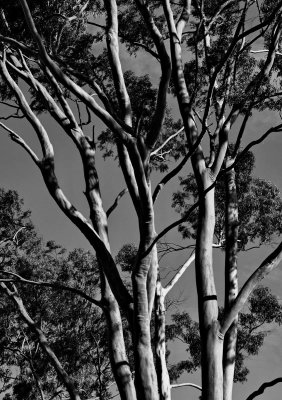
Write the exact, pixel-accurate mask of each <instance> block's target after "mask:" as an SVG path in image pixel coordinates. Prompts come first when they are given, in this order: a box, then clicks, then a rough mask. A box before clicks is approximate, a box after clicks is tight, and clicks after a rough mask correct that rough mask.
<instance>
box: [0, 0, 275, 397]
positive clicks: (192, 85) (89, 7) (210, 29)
mask: <svg viewBox="0 0 282 400" xmlns="http://www.w3.org/2000/svg"><path fill="white" fill-rule="evenodd" d="M281 5H282V4H281V2H280V1H279V2H273V1H271V0H266V1H263V2H253V1H242V2H241V1H240V2H237V1H217V2H210V1H205V2H202V3H201V4H199V3H198V2H197V1H193V2H191V1H189V0H187V1H186V0H185V1H180V2H170V1H168V0H163V1H154V2H151V1H143V0H135V1H130V2H125V1H123V0H120V1H119V2H116V1H115V0H105V1H104V2H102V1H95V2H94V1H86V2H83V1H72V0H69V1H68V2H63V1H56V2H55V1H52V0H50V1H48V2H43V3H42V2H37V1H36V0H35V1H29V2H27V1H26V0H19V2H12V3H9V4H6V2H1V13H2V14H1V15H2V22H3V24H2V28H1V29H2V34H1V36H0V39H1V43H2V50H1V51H2V58H1V61H0V72H1V76H2V79H3V80H2V83H1V89H2V90H1V95H2V101H3V102H5V104H8V106H11V108H13V110H15V115H14V117H24V118H26V119H27V121H28V122H29V123H30V124H31V126H32V128H33V130H34V132H35V134H36V135H37V137H38V140H39V143H40V145H41V150H42V157H39V156H38V155H37V154H36V152H35V151H34V150H33V149H31V147H30V146H29V145H28V144H27V143H26V141H25V140H24V138H23V137H22V136H21V135H19V134H18V133H16V132H14V131H12V130H11V129H10V128H9V127H8V126H6V125H4V124H3V123H1V126H2V128H4V129H5V130H6V131H7V132H9V134H10V137H11V139H12V140H13V141H15V142H16V143H17V144H19V145H20V146H21V147H22V148H24V149H25V150H26V151H27V152H28V154H29V155H30V156H31V158H32V160H33V161H34V163H35V165H36V166H37V167H38V168H39V170H40V172H41V174H42V178H43V180H44V182H45V184H46V187H47V189H48V191H49V192H50V195H51V196H52V197H53V198H54V200H55V202H56V203H57V205H58V206H59V208H60V209H61V210H62V211H63V212H64V213H65V215H66V216H67V218H69V219H70V220H71V221H72V222H73V223H74V225H76V226H77V228H78V229H79V230H80V231H81V232H82V234H83V235H84V236H85V237H86V238H87V239H88V241H89V243H90V244H91V246H92V247H93V249H94V250H95V252H96V257H97V262H98V265H99V271H100V284H101V300H100V301H99V304H100V305H101V306H102V309H103V312H104V315H105V318H106V321H107V327H108V332H109V343H108V346H109V355H110V360H111V366H112V371H113V374H114V377H115V380H116V383H117V386H118V389H119V393H120V396H121V398H122V399H131V400H132V399H135V398H136V397H137V398H138V399H141V398H142V400H143V399H145V400H157V399H159V391H160V396H161V397H162V398H169V397H170V385H169V381H168V376H167V371H165V365H164V364H163V363H161V362H156V366H155V364H154V356H153V351H152V346H151V344H152V340H151V333H150V320H151V316H152V312H153V304H154V298H155V292H156V288H157V281H158V257H157V247H156V243H157V241H158V240H159V239H160V238H161V237H163V236H164V235H165V234H166V233H167V232H168V231H169V230H170V229H172V228H173V227H176V226H177V225H178V224H179V223H181V222H183V221H184V220H186V219H187V218H188V216H189V215H190V214H191V213H192V211H194V210H195V209H196V208H197V207H198V210H199V211H198V220H197V227H198V228H197V237H196V249H195V266H196V285H197V291H198V308H199V327H200V340H201V366H202V368H201V369H202V388H203V390H202V398H203V400H221V399H222V398H223V395H224V397H225V399H227V398H229V397H230V393H231V390H232V380H231V379H230V378H231V377H232V376H233V372H232V368H233V366H232V365H233V364H232V363H229V361H230V360H231V359H232V358H234V349H235V347H234V343H235V340H236V319H237V317H238V313H239V312H240V311H241V309H242V308H243V306H244V304H245V303H246V301H247V299H248V296H249V295H250V294H251V292H252V291H253V289H254V288H255V287H256V285H257V284H258V283H259V281H260V280H261V279H262V278H263V277H264V276H265V275H266V274H267V273H269V272H270V271H271V270H272V269H273V268H274V267H276V266H277V265H278V263H279V262H280V260H281V257H282V244H280V245H279V246H278V247H277V248H276V249H275V250H274V251H273V252H272V253H271V254H270V255H269V256H268V257H267V258H266V259H265V260H264V261H263V262H262V264H261V265H260V266H259V267H258V268H257V269H256V271H255V272H254V273H253V275H252V276H251V277H250V278H249V279H248V280H247V282H246V283H245V284H244V285H243V287H242V288H241V290H240V292H239V293H238V294H237V284H236V280H235V278H234V276H235V275H236V254H237V251H236V245H237V236H236V235H237V233H236V231H237V226H238V223H237V216H236V196H235V194H236V193H235V191H234V190H233V186H234V168H233V167H234V165H235V164H236V163H238V160H239V159H240V157H242V154H245V153H246V151H247V150H249V149H250V148H251V147H252V146H253V145H255V144H258V143H260V142H262V141H263V140H264V139H266V138H267V136H269V135H270V134H271V133H273V132H280V131H281V124H278V125H276V126H272V127H270V128H269V129H268V130H267V131H266V132H265V133H264V134H262V136H260V137H259V139H258V140H256V141H254V142H251V143H249V145H247V147H246V148H245V149H243V150H242V152H241V156H240V155H239V148H240V145H241V143H242V138H243V135H244V133H245V131H246V125H247V122H248V121H249V120H250V119H251V116H252V112H253V111H254V110H262V109H264V110H266V111H265V112H267V110H269V109H272V110H277V109H279V107H280V103H279V101H280V100H279V96H280V92H279V87H280V67H279V64H278V62H277V55H278V53H279V50H280V35H281ZM253 13H255V14H256V16H257V21H256V23H255V24H254V25H253V26H250V25H249V23H248V19H249V16H250V15H253ZM97 15H99V16H100V17H101V18H102V20H104V21H105V24H100V23H97V21H95V18H96V16H97ZM103 18H104V19H103ZM89 25H93V26H95V30H94V32H93V33H90V32H89V31H88V30H87V28H88V26H89ZM186 26H187V28H188V30H185V29H186ZM39 29H40V32H39ZM119 36H120V40H121V41H123V42H124V44H125V47H126V48H127V50H128V51H129V53H131V54H134V53H136V51H138V50H139V49H140V48H141V49H143V50H145V51H146V52H147V53H148V54H149V55H150V56H151V57H154V59H155V60H157V61H158V66H159V69H158V71H159V76H160V81H159V84H158V85H157V88H152V89H153V90H152V91H151V94H150V96H149V98H148V97H147V98H146V94H147V93H148V91H149V90H150V84H149V85H148V79H147V78H143V79H136V78H134V77H133V76H132V75H131V74H127V75H126V74H125V73H124V72H123V68H122V65H121V61H120V55H119ZM104 38H105V41H104V40H103V39H104ZM167 38H168V39H169V43H170V49H169V51H168V49H167V46H166V44H165V40H166V39H167ZM101 40H102V44H103V45H104V51H102V52H100V54H98V53H97V54H96V53H95V52H94V53H93V52H92V45H95V44H98V45H99V46H100V47H101V43H100V41H101ZM257 43H259V44H261V43H263V45H264V46H265V47H264V48H263V49H262V51H263V53H262V54H263V56H262V57H260V58H259V59H257V58H255V57H254V56H253V55H252V51H256V50H254V48H255V47H254V46H255V44H257ZM186 50H187V54H188V57H189V61H188V62H187V63H186V64H185V63H184V62H183V60H184V58H183V56H182V51H186ZM169 52H170V54H169ZM171 76H172V82H171ZM23 83H24V85H23ZM146 85H147V87H146ZM26 88H29V90H30V92H29V93H26ZM141 88H142V89H141ZM133 89H134V90H133ZM168 91H171V93H172V94H174V95H175V96H176V99H177V104H178V109H179V112H180V115H181V120H182V124H183V129H178V131H177V132H178V133H177V134H176V132H175V134H174V133H172V132H171V130H173V129H174V124H173V123H169V118H168V114H167V111H166V110H167V107H166V106H167V98H169V97H168ZM144 94H145V96H144ZM96 96H97V99H98V100H97V101H96V98H95V97H96ZM135 96H136V97H137V98H135ZM151 96H154V99H153V101H151V100H152V97H151ZM73 101H74V102H75V104H76V105H77V107H78V111H77V112H76V111H75V110H74V108H73V107H72V103H73ZM140 105H141V107H140ZM81 107H85V111H86V115H87V116H88V119H87V121H86V122H85V121H84V120H82V114H81ZM43 111H46V112H48V113H49V115H50V116H51V117H52V118H53V119H54V120H55V121H56V122H57V124H58V126H59V127H60V129H62V130H63V131H64V132H65V133H66V134H67V135H68V136H69V137H70V139H71V140H72V141H73V143H74V145H75V146H76V148H77V151H78V153H79V155H80V157H81V161H82V165H83V171H84V178H85V186H86V190H85V195H86V199H87V202H88V205H89V211H90V221H91V222H89V221H88V220H87V219H86V218H85V217H84V216H83V215H82V213H81V212H80V211H78V210H77V209H76V208H75V207H74V205H73V204H72V203H71V201H70V200H69V199H68V198H67V197H66V195H65V193H64V192H63V190H62V188H61V186H60V184H59V181H58V178H57V176H56V172H55V158H54V150H53V145H52V143H51V140H50V137H49V134H48V128H47V127H44V125H43V123H42V121H41V119H40V113H41V112H43ZM92 115H95V117H97V118H98V119H100V120H101V121H102V122H103V123H104V124H105V126H106V131H105V133H103V135H102V137H101V138H100V144H101V146H104V147H106V148H108V147H107V146H108V145H110V144H111V143H113V142H114V145H115V147H116V154H117V156H118V160H119V164H120V167H121V171H122V173H123V176H124V180H125V182H126V185H127V189H128V191H129V194H130V197H131V200H132V203H133V206H134V209H135V211H136V215H137V219H138V224H137V229H138V232H139V234H140V242H139V244H138V252H137V257H136V259H135V265H134V268H133V271H132V292H131V293H130V291H129V290H128V288H127V287H126V285H125V283H124V282H123V280H122V278H121V274H120V272H119V270H118V268H117V265H116V262H115V260H114V257H113V255H112V253H111V249H110V241H109V236H108V217H109V214H110V212H108V213H107V212H106V211H105V210H104V208H103V204H102V199H101V193H100V188H99V178H98V173H97V170H96V166H95V151H96V145H95V139H94V138H89V137H88V135H87V133H88V131H87V127H86V128H85V124H86V123H88V122H89V123H91V118H92ZM6 118H9V116H8V117H6ZM235 121H237V122H238V123H239V125H240V127H239V130H238V127H237V125H235ZM211 124H213V125H211ZM166 126H167V127H169V126H170V129H166ZM178 128H179V127H178ZM231 131H232V132H233V131H235V134H236V132H237V138H236V140H235V145H234V148H233V150H232V149H231V148H229V137H230V134H231ZM179 135H183V136H179ZM206 137H208V139H209V142H210V152H209V153H210V154H209V156H208V157H206V156H205V154H204V151H203V147H202V144H201V142H202V140H204V139H205V138H206ZM173 139H176V143H174V142H173ZM179 142H180V143H179ZM172 143H174V144H172ZM216 144H217V145H218V150H217V151H216ZM165 146H166V147H165ZM171 150H173V151H171ZM183 152H184V154H185V155H184V157H183V158H182V160H181V161H180V163H179V165H178V166H177V167H176V168H175V169H174V170H172V171H169V173H168V174H167V175H166V176H165V177H164V178H163V180H162V181H161V182H160V184H159V185H158V186H157V188H156V191H155V193H153V195H152V188H151V181H150V175H151V172H152V169H153V168H159V169H163V168H165V167H164V165H163V163H162V161H163V160H171V159H172V160H174V158H175V157H176V154H175V153H179V154H181V153H183ZM189 158H190V159H191V164H192V169H193V173H194V175H195V180H196V184H197V191H198V201H197V202H196V203H194V205H193V206H192V207H191V208H190V209H189V210H188V211H187V213H185V215H184V216H183V217H182V218H181V219H180V220H178V221H176V222H175V223H173V224H171V225H170V226H168V227H167V228H165V229H164V230H163V231H161V233H160V234H158V235H156V228H155V222H154V201H155V200H156V198H157V197H158V195H159V193H160V190H161V188H162V187H163V186H164V184H165V183H166V182H168V181H169V180H170V179H171V178H172V177H173V176H175V174H177V173H178V172H179V171H180V169H181V167H182V166H183V165H184V164H185V163H186V162H187V160H188V159H189ZM159 159H160V160H161V163H159V162H158V160H159ZM223 163H225V166H223ZM224 173H225V176H227V177H228V185H229V189H228V196H229V197H228V199H227V207H226V209H227V215H228V216H229V217H230V218H227V219H226V263H225V264H226V265H225V266H226V300H225V312H224V317H223V319H222V321H219V320H218V300H217V295H216V287H215V282H214V276H213V263H212V251H213V240H214V228H215V206H214V186H215V182H216V180H217V178H218V177H219V176H220V175H222V174H224ZM118 197H120V196H118ZM112 210H113V208H112V209H111V211H112ZM232 210H233V211H232ZM156 309H157V307H156ZM121 311H122V313H123V315H125V316H126V318H127V321H128V325H129V327H130V330H131V334H132V339H133V349H134V373H135V379H134V382H133V379H132V375H131V369H130V365H129V362H128V358H127V354H126V346H125V341H124V333H123V326H122V318H121ZM157 340H163V334H162V335H159V337H158V338H157ZM158 344H159V345H161V343H157V347H158ZM157 357H158V355H157ZM223 364H224V368H223ZM161 366H162V367H161ZM229 366H231V367H232V368H229ZM163 383H165V384H164V385H163ZM73 398H76V399H78V398H79V393H76V394H74V395H73Z"/></svg>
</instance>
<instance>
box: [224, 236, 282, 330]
mask: <svg viewBox="0 0 282 400" xmlns="http://www.w3.org/2000/svg"><path fill="white" fill-rule="evenodd" d="M281 260H282V242H281V243H280V244H279V246H278V247H277V248H276V249H275V250H274V251H273V252H272V253H271V254H270V255H269V256H268V257H267V258H266V259H265V260H264V261H263V262H262V264H261V265H260V266H259V267H258V268H257V269H256V270H255V272H254V273H253V274H252V275H251V276H250V278H249V279H248V280H247V282H246V283H245V284H244V286H243V287H242V289H241V290H240V292H239V294H238V296H237V297H236V299H235V300H234V303H233V305H232V306H231V308H230V310H229V312H228V313H227V314H226V316H225V317H224V319H223V322H222V324H221V329H220V331H221V333H222V334H223V335H224V334H225V333H226V332H227V330H228V329H229V327H230V326H231V324H232V322H233V320H234V319H235V318H236V316H237V315H238V313H239V312H240V311H241V309H242V308H243V307H244V304H245V303H246V301H247V299H248V297H249V295H250V294H251V293H252V291H253V290H254V288H255V287H256V286H257V285H258V283H259V282H260V281H261V280H262V279H263V278H264V277H265V276H266V275H268V274H269V272H271V271H272V270H273V269H274V268H275V267H277V266H278V264H279V263H280V261H281Z"/></svg>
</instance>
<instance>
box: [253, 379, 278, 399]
mask: <svg viewBox="0 0 282 400" xmlns="http://www.w3.org/2000/svg"><path fill="white" fill-rule="evenodd" d="M277 383H282V378H276V379H273V381H270V382H264V383H263V384H262V385H261V386H260V387H259V388H258V389H257V390H255V391H254V392H253V393H251V394H250V395H249V396H248V397H247V399H246V400H253V399H254V398H255V397H257V396H259V395H261V394H263V392H264V391H265V389H266V388H268V387H271V386H274V385H277Z"/></svg>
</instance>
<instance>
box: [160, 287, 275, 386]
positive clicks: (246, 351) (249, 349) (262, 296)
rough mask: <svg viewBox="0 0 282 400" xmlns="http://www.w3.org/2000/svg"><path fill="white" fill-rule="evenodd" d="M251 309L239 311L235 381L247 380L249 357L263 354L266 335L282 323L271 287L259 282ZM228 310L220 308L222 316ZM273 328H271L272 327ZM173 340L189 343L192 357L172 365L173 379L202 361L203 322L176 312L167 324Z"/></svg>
mask: <svg viewBox="0 0 282 400" xmlns="http://www.w3.org/2000/svg"><path fill="white" fill-rule="evenodd" d="M247 308H248V311H247V312H242V313H240V314H239V324H238V337H237V351H236V361H235V375H234V382H241V383H243V382H246V381H247V376H248V374H249V369H248V368H247V367H246V365H245V361H246V360H247V359H248V358H249V357H250V356H256V355H258V354H259V352H260V350H261V348H262V346H263V343H264V340H265V338H266V336H267V335H268V334H269V333H271V330H272V329H273V328H274V327H275V326H276V325H281V323H282V305H281V304H280V301H279V299H278V298H277V297H276V296H274V295H273V294H272V293H271V291H270V289H269V288H267V287H264V286H259V287H258V288H256V289H255V290H254V292H253V293H252V295H251V296H250V298H249V300H248V304H247ZM223 313H224V310H223V309H221V310H220V314H219V318H222V316H223ZM269 328H270V329H269ZM166 336H167V339H168V340H169V341H175V340H180V341H181V342H183V343H185V345H187V346H188V347H187V348H186V352H187V353H188V358H187V357H185V360H183V361H182V360H181V361H179V362H177V363H176V364H174V365H172V366H171V367H170V369H169V374H170V378H171V380H172V381H177V379H178V378H179V377H180V376H181V375H182V374H183V373H184V372H188V373H193V372H194V371H196V370H197V369H198V368H199V367H200V365H201V341H200V333H199V324H198V323H197V322H194V321H193V320H192V319H191V317H190V315H189V314H188V313H187V312H178V313H176V314H174V315H172V323H171V324H169V325H167V327H166Z"/></svg>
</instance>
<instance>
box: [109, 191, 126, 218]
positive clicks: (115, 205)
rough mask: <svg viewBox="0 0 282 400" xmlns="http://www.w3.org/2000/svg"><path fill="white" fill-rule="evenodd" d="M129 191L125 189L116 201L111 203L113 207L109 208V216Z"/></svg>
mask: <svg viewBox="0 0 282 400" xmlns="http://www.w3.org/2000/svg"><path fill="white" fill-rule="evenodd" d="M127 192H128V189H127V188H126V189H123V190H122V191H121V192H120V193H119V194H118V195H117V197H116V199H115V201H114V203H113V204H112V205H111V207H110V208H109V209H108V210H107V213H106V214H107V218H109V216H110V215H111V213H112V212H113V211H114V210H115V209H116V208H117V206H118V203H119V201H120V199H121V198H122V197H123V196H124V195H125V193H127Z"/></svg>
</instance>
